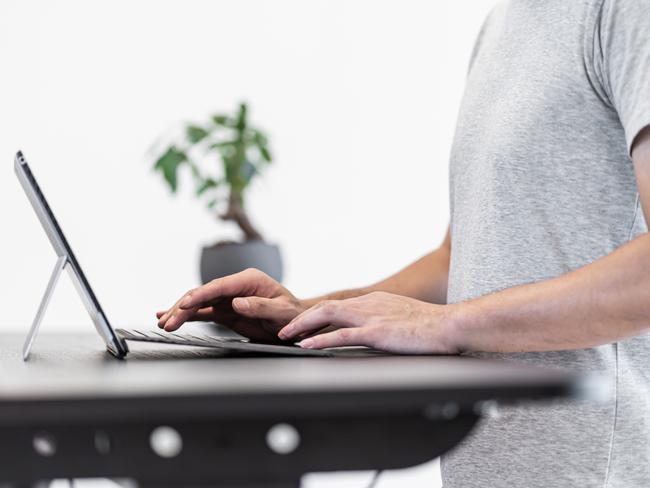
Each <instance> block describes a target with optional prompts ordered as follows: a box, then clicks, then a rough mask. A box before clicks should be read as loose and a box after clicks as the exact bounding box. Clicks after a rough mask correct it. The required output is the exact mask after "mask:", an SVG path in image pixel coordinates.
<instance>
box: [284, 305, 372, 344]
mask: <svg viewBox="0 0 650 488" xmlns="http://www.w3.org/2000/svg"><path fill="white" fill-rule="evenodd" d="M357 315H358V314H356V313H354V312H353V310H352V308H351V306H350V302H349V301H347V300H331V301H326V302H321V303H319V304H318V305H316V306H314V307H312V308H310V309H309V310H307V311H305V312H303V313H301V314H300V315H298V316H297V317H296V318H295V319H293V320H292V321H291V322H290V323H289V324H288V325H287V326H286V327H284V328H283V329H282V330H281V331H280V332H279V333H278V336H279V337H280V339H283V340H287V339H291V338H292V337H296V336H298V335H301V334H306V333H309V332H313V331H316V330H318V329H321V328H323V327H326V326H328V325H333V326H337V327H357V326H358V325H360V324H357V319H358V317H357Z"/></svg>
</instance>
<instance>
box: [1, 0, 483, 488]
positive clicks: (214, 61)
mask: <svg viewBox="0 0 650 488" xmlns="http://www.w3.org/2000/svg"><path fill="white" fill-rule="evenodd" d="M492 3H493V2H492V0H446V1H443V0H433V1H432V0H428V1H426V0H421V1H416V0H401V1H397V0H393V1H377V0H367V1H366V0H364V1H361V0H336V1H334V0H328V1H325V0H318V1H317V0H309V1H305V0H302V1H301V0H273V1H271V0H267V1H264V0H221V1H180V0H179V1H173V2H172V1H164V2H163V1H153V0H151V1H144V0H140V1H135V2H134V1H123V0H122V1H110V2H109V1H105V2H98V1H93V2H87V1H57V2H48V1H7V0H3V2H2V3H0V66H1V67H2V81H1V82H0V134H1V136H0V160H2V161H4V162H3V164H1V165H0V225H1V229H2V244H1V245H2V248H1V249H2V252H0V307H1V309H2V316H1V317H0V327H1V328H2V330H3V331H7V330H19V331H23V330H25V328H26V327H27V326H28V324H29V322H30V321H31V318H32V315H33V312H34V311H35V308H36V306H37V304H38V301H39V300H40V296H41V293H42V291H43V288H44V286H45V284H46V281H47V278H48V276H49V273H50V269H51V267H52V266H53V264H54V259H55V256H54V253H53V252H52V250H51V249H50V246H49V243H48V242H47V240H46V238H45V236H44V234H43V232H42V231H41V229H40V226H39V225H38V223H37V220H36V218H35V216H34V215H33V212H32V210H31V208H30V207H29V205H28V202H27V200H26V199H25V197H24V195H23V193H22V191H21V189H20V188H19V185H18V183H17V181H16V180H15V177H14V176H13V174H12V159H13V154H14V153H15V151H16V150H17V149H19V148H21V149H23V151H24V152H25V154H26V156H27V158H28V160H29V161H30V162H31V164H32V166H33V169H34V170H35V173H36V175H37V177H38V178H39V180H40V182H41V185H42V187H43V188H44V191H45V193H46V195H47V197H48V199H49V200H50V203H51V205H52V206H53V208H54V210H55V211H56V213H57V215H58V216H59V220H60V222H61V224H62V226H63V228H64V230H65V232H66V233H67V234H68V238H69V239H70V241H71V242H72V244H73V247H74V249H75V251H76V253H77V255H78V257H79V259H80V261H81V263H82V265H83V266H84V268H85V269H86V272H87V274H88V276H89V278H90V279H91V282H92V283H93V285H94V286H95V288H96V291H97V293H98V295H99V297H100V300H101V301H102V303H103V305H104V308H105V309H106V310H107V312H108V315H109V317H110V319H111V320H112V322H113V323H114V324H115V325H119V326H123V327H132V326H140V327H142V326H148V325H152V324H153V313H154V311H155V310H156V309H158V308H160V307H165V306H167V305H169V304H170V303H171V302H172V301H173V300H174V299H175V298H176V297H177V296H178V295H179V293H181V292H183V291H184V290H186V289H187V288H189V287H192V286H195V285H196V284H197V277H198V273H197V259H198V251H199V248H200V245H201V244H203V243H210V242H212V241H216V240H219V239H221V238H224V237H227V236H232V235H234V232H233V229H232V228H231V227H229V226H227V225H225V224H223V223H219V222H216V221H215V220H214V218H213V217H211V216H210V215H209V214H208V213H207V212H206V211H205V210H204V208H203V207H202V206H201V205H200V204H199V203H198V202H196V201H195V200H194V199H193V198H192V192H191V191H190V190H189V189H188V191H186V192H182V195H181V196H180V197H179V198H175V199H172V198H171V197H170V196H169V194H168V191H167V189H166V188H165V186H164V185H163V184H162V181H161V180H160V178H159V177H158V175H156V174H153V173H152V172H151V170H150V161H149V160H148V159H147V156H146V152H147V150H148V148H149V147H150V146H151V144H152V143H153V142H154V140H155V139H156V138H157V137H159V136H160V135H161V134H162V133H163V132H166V131H169V130H170V129H173V128H174V127H176V125H177V124H178V122H179V121H182V120H187V119H201V118H202V117H205V116H207V115H208V114H210V113H211V112H213V111H215V110H229V109H232V108H234V107H235V105H236V103H237V102H238V101H239V100H242V99H246V100H248V101H249V102H250V104H251V107H252V117H253V120H254V121H255V122H256V123H257V124H258V125H260V126H262V127H264V128H266V129H267V130H268V131H269V132H270V135H271V138H272V143H273V147H274V150H275V155H276V160H277V162H276V164H274V166H273V167H272V168H271V169H270V170H269V171H268V173H267V174H266V175H265V177H264V178H263V180H260V181H258V182H257V184H256V185H255V187H254V189H253V191H252V194H251V198H250V204H251V205H250V210H251V212H252V215H253V217H254V219H255V221H256V222H257V223H258V224H259V226H260V227H261V228H262V229H263V230H264V231H265V232H266V234H267V235H268V236H269V237H270V238H271V239H272V240H273V241H276V242H279V243H280V244H281V246H282V248H283V250H284V254H285V258H286V262H287V279H286V283H287V284H288V285H289V287H290V288H292V289H293V290H294V291H295V292H296V293H297V294H298V295H300V296H307V295H312V294H317V293H322V292H326V291H329V290H332V289H335V288H340V287H350V286H358V285H363V284H367V283H369V282H372V281H374V280H377V279H379V278H382V277H384V276H386V275H388V274H389V273H392V272H393V271H395V270H397V269H398V268H400V267H402V266H403V265H405V264H407V263H408V262H410V261H411V260H413V259H415V258H417V257H419V255H421V254H423V253H425V252H427V251H428V250H429V249H431V248H433V247H434V246H436V245H438V243H439V242H440V240H441V239H442V237H443V235H444V231H445V227H446V225H447V219H448V203H447V198H448V191H447V155H448V152H449V148H450V143H451V139H452V136H453V130H454V125H455V118H456V111H457V107H458V103H459V101H460V97H461V94H462V89H463V83H464V77H465V72H466V68H467V62H468V58H469V55H470V52H471V48H472V44H473V41H474V37H475V35H476V33H477V32H478V30H479V27H480V24H481V22H482V19H483V18H484V16H485V14H486V13H487V11H488V10H489V8H490V7H491V4H492ZM43 327H44V329H46V330H50V331H52V330H64V329H68V330H69V329H72V330H79V331H82V330H91V326H90V324H89V320H88V318H87V317H86V315H85V313H84V311H83V309H82V307H81V306H80V303H79V301H78V299H77V297H76V295H75V293H74V291H73V289H72V287H71V285H70V284H69V282H68V280H67V278H66V279H65V280H63V281H62V286H60V288H59V289H58V291H57V294H56V295H55V297H54V300H53V302H52V305H51V308H50V310H49V312H48V316H47V318H46V320H45V323H44V324H43ZM423 479H424V478H423ZM410 484H411V485H412V483H410Z"/></svg>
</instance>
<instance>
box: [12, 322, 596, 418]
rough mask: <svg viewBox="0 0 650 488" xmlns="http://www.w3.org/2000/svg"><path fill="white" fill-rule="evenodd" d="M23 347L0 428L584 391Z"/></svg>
mask: <svg viewBox="0 0 650 488" xmlns="http://www.w3.org/2000/svg"><path fill="white" fill-rule="evenodd" d="M22 340H23V337H22V336H21V335H17V334H11V335H7V334H5V335H0V374H1V375H2V382H0V422H14V421H16V420H17V419H20V418H25V416H26V414H27V413H28V412H27V411H26V410H25V408H26V407H27V408H31V409H34V414H37V415H38V416H39V418H41V419H43V418H44V417H43V416H45V417H47V416H48V415H49V413H48V412H55V414H56V415H57V416H60V415H61V414H62V412H61V410H59V409H57V410H51V409H50V408H51V407H52V405H51V404H52V403H61V402H65V403H69V402H72V403H74V402H79V401H83V402H86V404H87V405H86V406H87V409H88V410H85V411H86V412H87V413H88V414H90V413H92V412H95V413H96V414H100V413H101V414H104V415H127V414H129V412H125V411H121V410H120V409H119V408H117V407H118V405H119V403H120V401H123V400H129V405H130V406H131V408H129V411H130V413H131V414H132V413H133V408H132V406H133V405H134V403H133V402H134V401H137V402H138V404H139V405H140V406H142V407H143V408H144V407H146V409H147V411H148V412H149V414H155V413H156V412H161V413H168V412H169V411H170V409H178V408H179V402H180V403H182V408H183V410H189V411H192V414H193V415H200V413H201V412H202V411H205V410H207V411H209V413H210V414H212V415H213V414H216V413H219V412H220V413H222V414H224V415H226V414H227V415H229V414H236V415H247V414H254V415H259V409H260V405H261V404H260V402H263V408H264V409H267V410H268V411H269V413H272V411H273V410H274V409H277V411H282V412H284V413H291V414H294V413H300V412H302V411H304V408H305V406H306V405H309V408H310V409H312V410H314V409H315V410H321V411H323V412H328V413H330V414H332V413H335V412H336V411H348V410H349V409H354V410H357V411H368V409H370V410H374V411H381V412H383V413H388V412H390V411H394V410H396V409H397V410H401V411H404V410H413V409H422V408H423V406H425V405H427V404H430V403H440V402H448V401H451V402H456V403H457V404H458V405H459V406H460V407H461V408H462V407H471V406H473V405H474V404H476V402H479V401H481V400H500V401H515V400H526V399H540V398H541V399H543V398H552V397H566V396H575V395H578V394H580V393H581V392H584V391H585V386H586V383H585V380H584V378H579V377H576V376H573V375H569V374H566V373H563V372H559V371H549V370H541V369H537V368H530V367H526V366H522V365H520V364H511V363H504V362H494V361H484V360H477V359H471V358H467V357H440V356H438V357H436V356H419V357H404V356H401V357H398V356H389V357H364V358H299V357H292V358H286V357H282V358H278V357H241V356H240V357H223V356H221V355H219V353H218V352H215V351H213V350H210V349H205V348H184V347H180V346H171V345H170V346H167V345H155V344H137V345H133V347H132V352H131V353H130V354H129V356H128V358H127V359H126V360H123V361H120V360H116V359H114V358H113V357H112V356H110V355H109V354H108V353H106V352H105V351H104V349H103V344H102V342H101V340H100V339H99V338H98V337H97V336H95V335H94V334H74V335H73V334H43V335H41V336H40V337H39V338H38V340H37V342H36V344H35V348H34V353H33V357H32V358H31V359H30V360H29V361H28V362H26V363H24V362H23V361H22V360H21V358H20V346H21V344H22ZM316 398H317V400H316ZM161 400H164V401H161ZM44 402H45V403H44ZM46 404H47V408H46V409H41V408H39V406H41V405H43V406H44V405H46ZM14 406H19V407H20V408H19V409H16V408H13V407H14ZM103 407H106V408H103ZM215 409H216V411H215ZM176 411H178V410H176ZM78 412H79V411H78V410H77V409H75V415H78Z"/></svg>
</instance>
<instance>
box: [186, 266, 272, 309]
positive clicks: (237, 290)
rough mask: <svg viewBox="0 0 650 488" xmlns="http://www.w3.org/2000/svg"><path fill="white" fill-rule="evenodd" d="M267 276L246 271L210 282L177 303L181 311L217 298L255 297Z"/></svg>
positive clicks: (257, 271) (255, 271)
mask: <svg viewBox="0 0 650 488" xmlns="http://www.w3.org/2000/svg"><path fill="white" fill-rule="evenodd" d="M267 280H268V276H266V275H265V274H264V273H262V272H261V271H259V270H256V269H247V270H245V271H242V272H240V273H236V274H234V275H230V276H226V277H224V278H219V279H216V280H213V281H211V282H210V283H207V284H205V285H203V286H200V287H198V288H195V289H194V290H190V291H189V292H187V293H186V294H185V296H184V297H182V298H181V300H180V301H179V307H180V308H181V309H190V308H195V307H199V306H201V305H205V304H207V303H209V302H211V301H213V300H215V299H217V298H221V297H236V296H249V295H255V294H256V293H255V291H256V290H257V289H258V288H259V287H261V286H262V285H264V284H266V281H267Z"/></svg>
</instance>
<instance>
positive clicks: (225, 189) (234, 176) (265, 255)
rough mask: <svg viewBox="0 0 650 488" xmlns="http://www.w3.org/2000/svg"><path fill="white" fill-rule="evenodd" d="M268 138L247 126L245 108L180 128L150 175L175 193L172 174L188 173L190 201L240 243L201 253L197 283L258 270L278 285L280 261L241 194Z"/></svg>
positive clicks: (258, 168)
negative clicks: (231, 226)
mask: <svg viewBox="0 0 650 488" xmlns="http://www.w3.org/2000/svg"><path fill="white" fill-rule="evenodd" d="M272 161H273V158H272V156H271V151H270V149H269V144H268V138H267V137H266V135H265V134H264V133H263V132H262V131H261V130H259V129H257V128H255V127H252V126H251V125H250V123H249V120H248V107H247V105H246V103H241V104H240V105H239V110H238V111H237V112H236V113H235V114H232V115H231V114H216V115H213V116H212V117H211V118H210V120H209V122H208V123H203V124H196V123H189V124H186V125H185V127H184V130H183V133H182V134H181V136H180V137H178V140H177V141H175V142H174V143H172V144H170V145H168V146H167V147H166V148H165V149H164V150H163V151H162V152H161V154H160V156H159V157H158V158H157V159H156V162H155V165H154V170H155V171H157V172H159V173H160V174H161V175H162V176H163V178H164V180H165V181H166V182H167V184H168V186H169V188H170V190H171V192H172V193H176V192H177V190H178V181H179V180H178V171H179V169H180V168H181V167H186V168H188V170H189V171H190V173H191V175H192V178H193V181H194V186H195V191H196V196H197V197H198V198H200V199H202V200H204V201H205V203H206V205H207V207H208V209H209V210H210V211H211V212H214V214H215V215H216V216H217V218H219V219H221V220H222V221H230V222H234V223H235V224H237V226H238V227H239V229H240V230H241V232H242V235H243V239H242V241H241V242H232V241H230V242H217V243H216V244H213V245H210V246H207V247H204V248H203V250H202V253H201V262H200V272H201V280H202V281H203V283H207V282H208V281H211V280H213V279H215V278H219V277H222V276H226V275H229V274H232V273H236V272H238V271H242V270H243V269H246V268H258V269H261V270H262V271H264V272H265V273H267V274H268V275H270V276H272V277H273V278H275V279H276V280H278V281H281V280H282V258H281V255H280V251H279V249H278V247H277V246H276V245H273V244H269V243H267V242H265V240H264V238H263V237H262V235H261V233H260V232H259V230H258V229H257V228H256V227H255V226H254V225H253V223H252V222H251V219H250V218H249V216H248V213H247V212H246V206H245V201H246V200H245V194H246V190H247V189H248V188H249V185H250V183H251V182H252V181H253V179H254V178H255V177H256V176H257V175H259V174H260V173H261V172H262V170H263V169H264V168H265V167H266V166H267V165H268V164H270V163H271V162H272Z"/></svg>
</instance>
